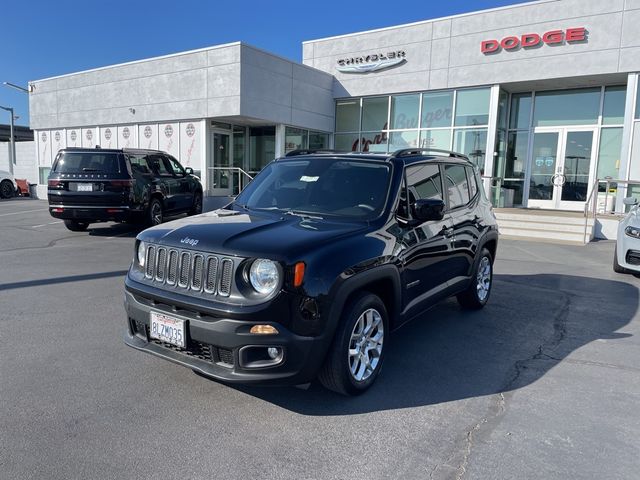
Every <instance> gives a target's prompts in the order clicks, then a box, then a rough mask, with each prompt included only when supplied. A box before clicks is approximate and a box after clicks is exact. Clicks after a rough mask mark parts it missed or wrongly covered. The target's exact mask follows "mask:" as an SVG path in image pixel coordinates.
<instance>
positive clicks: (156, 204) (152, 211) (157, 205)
mask: <svg viewBox="0 0 640 480" xmlns="http://www.w3.org/2000/svg"><path fill="white" fill-rule="evenodd" d="M148 216H149V218H148V222H147V223H148V224H149V225H150V226H152V227H154V226H156V225H160V224H161V223H162V221H163V209H162V202H161V201H160V199H159V198H152V199H151V202H150V203H149V213H148Z"/></svg>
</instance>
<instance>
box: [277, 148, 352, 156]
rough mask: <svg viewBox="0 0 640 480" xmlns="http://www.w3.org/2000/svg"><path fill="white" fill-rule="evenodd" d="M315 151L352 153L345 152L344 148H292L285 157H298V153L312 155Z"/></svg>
mask: <svg viewBox="0 0 640 480" xmlns="http://www.w3.org/2000/svg"><path fill="white" fill-rule="evenodd" d="M314 153H350V152H345V151H344V150H331V149H328V148H318V149H313V148H298V149H297V150H292V151H290V152H289V153H287V154H285V157H297V156H298V155H312V154H314Z"/></svg>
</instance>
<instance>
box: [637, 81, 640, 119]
mask: <svg viewBox="0 0 640 480" xmlns="http://www.w3.org/2000/svg"><path fill="white" fill-rule="evenodd" d="M636 118H640V83H638V92H637V93H636Z"/></svg>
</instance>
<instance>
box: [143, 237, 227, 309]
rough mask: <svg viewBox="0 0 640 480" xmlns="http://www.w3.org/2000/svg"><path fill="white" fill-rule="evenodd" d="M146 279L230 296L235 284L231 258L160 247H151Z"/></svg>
mask: <svg viewBox="0 0 640 480" xmlns="http://www.w3.org/2000/svg"><path fill="white" fill-rule="evenodd" d="M144 273H145V278H146V279H147V280H149V281H151V282H152V283H155V284H161V285H166V286H169V287H172V288H176V289H178V290H186V291H191V292H204V293H208V294H215V295H220V296H224V297H228V296H229V295H230V294H231V287H232V285H233V275H234V262H233V260H232V259H231V258H228V257H220V256H218V255H210V254H207V253H204V252H192V251H189V250H178V249H174V248H167V247H161V246H158V245H149V246H147V252H146V263H145V272H144Z"/></svg>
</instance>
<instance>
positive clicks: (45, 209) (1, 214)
mask: <svg viewBox="0 0 640 480" xmlns="http://www.w3.org/2000/svg"><path fill="white" fill-rule="evenodd" d="M47 210H49V209H48V208H39V209H38V210H23V211H21V212H11V213H0V217H8V216H9V215H20V214H21V213H30V212H45V211H47Z"/></svg>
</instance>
